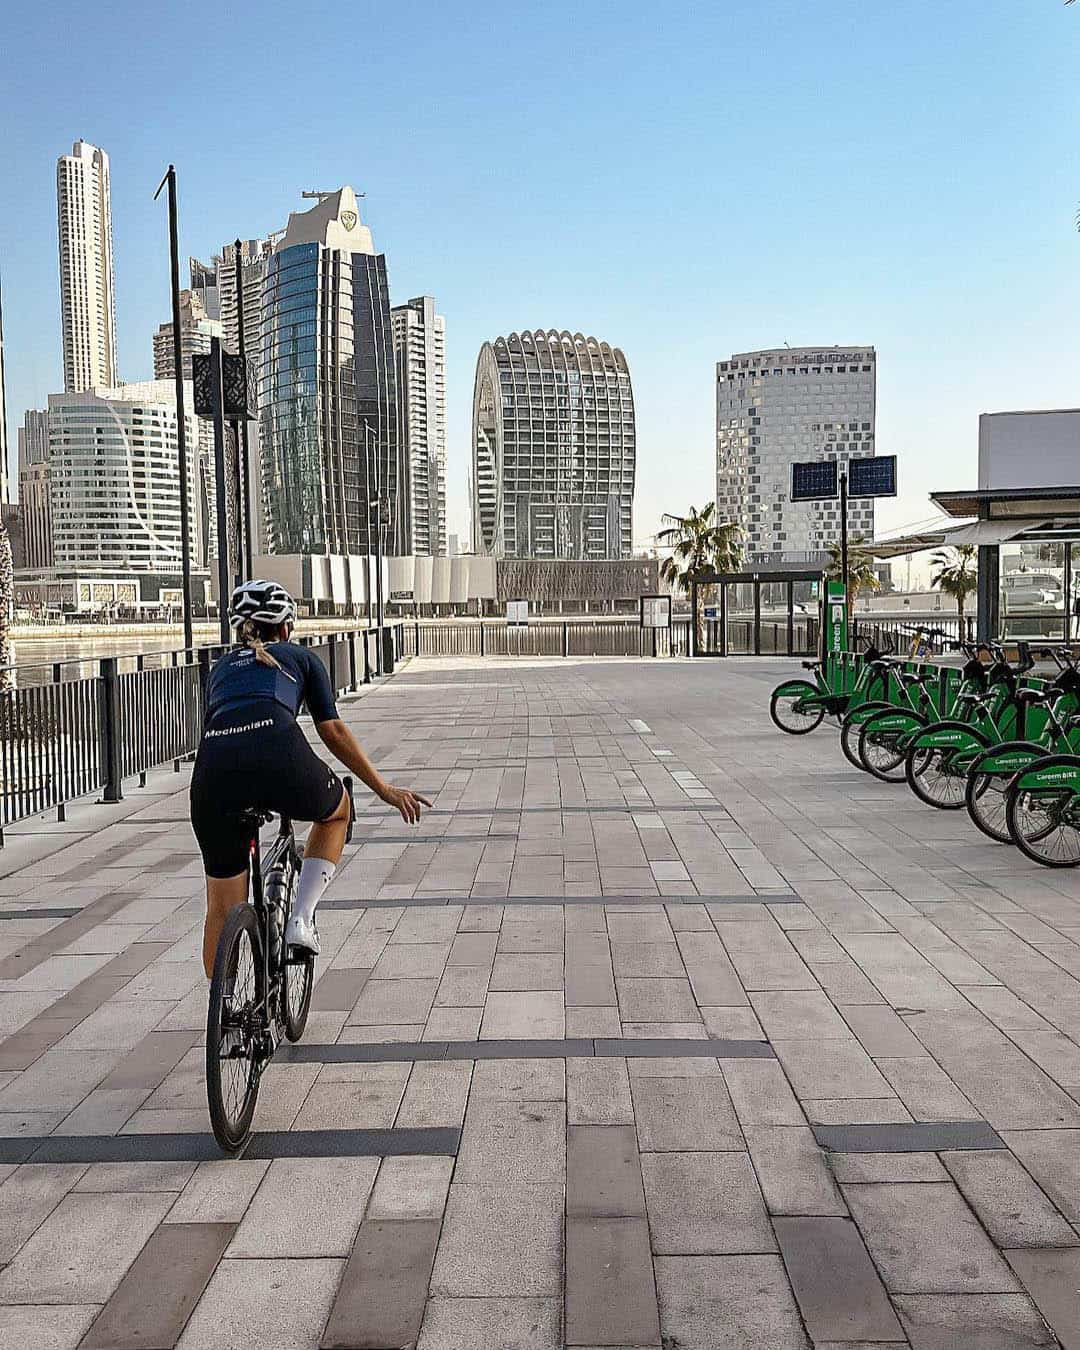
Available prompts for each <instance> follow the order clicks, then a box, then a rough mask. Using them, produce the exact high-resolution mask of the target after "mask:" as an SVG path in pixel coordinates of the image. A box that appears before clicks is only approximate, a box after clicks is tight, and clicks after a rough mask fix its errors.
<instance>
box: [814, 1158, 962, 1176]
mask: <svg viewBox="0 0 1080 1350" xmlns="http://www.w3.org/2000/svg"><path fill="white" fill-rule="evenodd" d="M827 1158H828V1162H829V1166H830V1167H831V1168H832V1174H833V1176H834V1177H835V1178H836V1180H837V1181H839V1182H845V1181H948V1179H949V1174H948V1172H946V1170H945V1168H944V1167H943V1166H942V1163H941V1159H940V1158H939V1157H938V1155H937V1154H936V1153H829V1154H828V1155H827Z"/></svg>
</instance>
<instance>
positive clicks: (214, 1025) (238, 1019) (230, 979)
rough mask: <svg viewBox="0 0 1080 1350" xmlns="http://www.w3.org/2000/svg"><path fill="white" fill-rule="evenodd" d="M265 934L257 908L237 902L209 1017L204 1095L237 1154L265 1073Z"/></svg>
mask: <svg viewBox="0 0 1080 1350" xmlns="http://www.w3.org/2000/svg"><path fill="white" fill-rule="evenodd" d="M262 971H263V958H262V937H261V935H260V933H259V925H258V922H257V921H256V918H255V912H254V910H253V909H252V908H251V906H250V905H248V904H243V905H237V907H236V908H235V909H234V910H232V912H231V913H230V914H229V916H228V918H227V919H226V920H225V926H224V928H223V929H222V931H221V937H220V939H219V941H218V948H217V956H216V957H215V959H214V976H213V979H212V980H211V981H210V1006H209V1009H208V1010H207V1016H206V1097H207V1103H208V1105H209V1107H210V1124H211V1125H212V1126H213V1130H214V1138H215V1139H216V1140H217V1141H218V1143H219V1144H220V1146H221V1147H222V1148H223V1149H224V1150H225V1152H226V1153H239V1151H240V1150H241V1149H242V1148H243V1146H244V1144H245V1143H246V1142H247V1138H248V1135H249V1134H250V1133H251V1121H252V1117H253V1116H254V1115H255V1101H256V1099H257V1097H258V1095H259V1076H260V1074H261V1072H262V1054H263V1044H264V1037H263V1034H262V1032H263V1028H262V1027H261V1025H260V1024H261V1021H262V1018H263V1010H264V1000H263V998H262V997H261V989H262V982H263V980H262Z"/></svg>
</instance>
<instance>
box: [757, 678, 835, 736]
mask: <svg viewBox="0 0 1080 1350" xmlns="http://www.w3.org/2000/svg"><path fill="white" fill-rule="evenodd" d="M796 689H798V692H795V690H796ZM817 692H818V691H817V689H816V688H815V687H814V685H812V684H811V683H810V682H809V681H808V680H803V681H800V682H795V681H792V682H791V683H789V685H788V687H787V691H786V692H783V693H781V692H775V693H774V694H773V696H772V698H771V699H770V701H769V716H770V717H771V718H772V720H773V721H774V722H775V723H776V725H777V726H778V727H779V728H780V730H781V731H786V732H787V733H788V735H789V736H805V735H806V733H807V732H808V731H813V730H814V729H815V727H819V726H820V725H821V722H822V719H823V718H824V716H825V709H824V708H822V707H821V706H820V705H818V706H816V707H815V706H813V705H811V706H810V707H808V708H806V709H803V708H800V707H799V706H798V705H799V704H800V703H802V702H803V701H804V700H805V699H807V698H812V697H813V696H814V695H815V694H816V693H817Z"/></svg>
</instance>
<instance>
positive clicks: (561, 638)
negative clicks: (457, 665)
mask: <svg viewBox="0 0 1080 1350" xmlns="http://www.w3.org/2000/svg"><path fill="white" fill-rule="evenodd" d="M404 643H405V647H404V654H405V655H406V656H639V657H640V656H647V657H653V656H657V657H659V656H687V655H689V651H690V621H689V620H688V619H676V620H675V621H674V622H673V623H672V625H671V627H670V628H642V627H641V625H640V623H639V622H638V621H637V620H636V619H635V620H632V621H631V620H628V621H626V622H620V621H619V620H611V619H605V620H602V621H590V620H588V619H584V620H582V619H565V620H543V619H539V620H536V621H534V622H530V623H529V624H528V626H526V627H521V626H513V627H511V626H509V625H508V624H506V623H505V622H503V621H501V620H492V621H490V622H485V621H484V620H482V619H477V620H475V621H474V622H472V623H460V622H446V623H439V622H435V623H421V622H417V621H414V622H412V623H406V624H405V625H404Z"/></svg>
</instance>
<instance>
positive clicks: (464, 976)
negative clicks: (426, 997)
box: [435, 966, 489, 1008]
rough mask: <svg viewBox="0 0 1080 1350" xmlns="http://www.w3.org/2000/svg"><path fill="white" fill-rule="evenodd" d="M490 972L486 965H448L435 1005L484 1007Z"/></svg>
mask: <svg viewBox="0 0 1080 1350" xmlns="http://www.w3.org/2000/svg"><path fill="white" fill-rule="evenodd" d="M488 974H489V972H488V968H487V967H486V966H447V968H446V970H445V972H444V973H443V977H442V979H441V980H440V981H439V988H438V991H437V993H436V994H435V1007H436V1008H439V1007H443V1006H447V1007H458V1008H482V1007H483V1006H484V1000H485V998H486V997H487V990H488Z"/></svg>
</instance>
